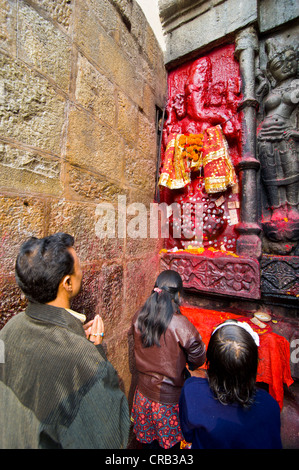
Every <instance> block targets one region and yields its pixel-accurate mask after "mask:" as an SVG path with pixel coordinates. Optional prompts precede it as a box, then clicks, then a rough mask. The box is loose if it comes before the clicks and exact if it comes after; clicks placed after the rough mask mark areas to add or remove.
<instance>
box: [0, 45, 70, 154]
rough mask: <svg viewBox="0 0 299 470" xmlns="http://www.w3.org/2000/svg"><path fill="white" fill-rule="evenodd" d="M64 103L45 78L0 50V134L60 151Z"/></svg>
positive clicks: (48, 150)
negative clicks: (0, 52)
mask: <svg viewBox="0 0 299 470" xmlns="http://www.w3.org/2000/svg"><path fill="white" fill-rule="evenodd" d="M64 105H65V100H64V99H63V98H62V97H61V96H59V95H58V94H57V93H56V92H55V91H54V89H53V88H52V87H51V86H50V85H49V83H48V82H47V81H46V80H45V79H43V78H41V77H40V76H39V75H36V74H35V73H34V72H32V71H31V70H29V69H28V68H27V67H25V66H24V65H23V64H22V63H21V62H19V61H13V60H12V59H10V58H9V57H7V56H5V55H3V54H0V135H2V136H3V137H9V138H11V139H14V140H16V141H18V142H23V143H25V144H29V145H31V146H33V147H37V148H40V149H43V150H45V151H47V152H53V153H56V154H60V144H61V132H62V127H63V121H64Z"/></svg>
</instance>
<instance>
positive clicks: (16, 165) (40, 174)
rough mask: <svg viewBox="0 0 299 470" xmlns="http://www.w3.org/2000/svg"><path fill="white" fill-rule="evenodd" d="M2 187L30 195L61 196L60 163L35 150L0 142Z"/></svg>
mask: <svg viewBox="0 0 299 470" xmlns="http://www.w3.org/2000/svg"><path fill="white" fill-rule="evenodd" d="M0 168H1V171H0V186H1V187H2V188H7V189H9V188H11V189H15V188H16V187H18V189H19V190H22V191H25V192H29V193H34V192H35V193H41V192H43V193H44V194H52V195H60V194H61V192H62V183H61V182H60V162H59V161H57V160H56V159H55V158H51V157H46V156H44V155H41V154H39V153H37V152H35V151H34V150H27V149H21V148H17V147H12V146H11V145H9V144H6V143H1V142H0Z"/></svg>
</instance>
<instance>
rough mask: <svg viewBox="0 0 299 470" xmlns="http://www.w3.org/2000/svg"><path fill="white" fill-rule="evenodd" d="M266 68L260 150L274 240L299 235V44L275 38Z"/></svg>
mask: <svg viewBox="0 0 299 470" xmlns="http://www.w3.org/2000/svg"><path fill="white" fill-rule="evenodd" d="M265 51H266V54H267V69H266V70H265V72H262V71H260V70H258V72H257V81H258V87H257V94H258V96H259V99H260V115H261V122H260V125H259V129H258V139H257V150H258V156H259V160H260V163H261V178H262V183H263V187H264V189H265V194H266V202H267V204H264V207H263V219H264V220H263V224H262V226H263V230H264V233H265V235H266V236H267V237H268V238H269V240H272V241H278V242H280V241H282V242H283V241H293V242H294V241H296V240H299V210H298V204H299V131H298V129H297V128H296V119H295V114H296V111H297V110H298V101H299V80H298V79H297V76H298V75H297V74H298V49H296V46H295V45H294V44H286V43H285V42H283V41H282V40H280V41H278V40H276V39H273V38H272V39H270V40H268V41H266V43H265Z"/></svg>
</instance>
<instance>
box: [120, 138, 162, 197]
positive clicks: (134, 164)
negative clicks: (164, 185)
mask: <svg viewBox="0 0 299 470" xmlns="http://www.w3.org/2000/svg"><path fill="white" fill-rule="evenodd" d="M141 139H142V137H141ZM140 145H141V144H140ZM154 149H155V148H154ZM154 149H152V153H151V154H150V155H144V154H143V153H142V152H141V151H140V150H138V149H136V148H131V147H130V146H129V145H126V147H125V178H126V181H127V184H130V185H131V186H135V187H136V188H139V189H140V190H141V191H143V192H144V193H147V194H151V198H150V201H151V202H152V199H153V195H154V191H155V174H156V161H155V153H154ZM151 155H153V157H154V158H151ZM135 202H138V201H135ZM140 202H142V201H140Z"/></svg>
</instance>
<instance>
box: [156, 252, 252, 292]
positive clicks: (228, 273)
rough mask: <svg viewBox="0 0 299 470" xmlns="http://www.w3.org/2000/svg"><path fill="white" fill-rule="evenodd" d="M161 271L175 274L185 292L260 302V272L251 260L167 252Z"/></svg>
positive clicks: (164, 254)
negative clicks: (229, 296)
mask: <svg viewBox="0 0 299 470" xmlns="http://www.w3.org/2000/svg"><path fill="white" fill-rule="evenodd" d="M207 251H208V250H207ZM161 268H162V269H173V270H174V271H177V272H178V273H179V274H180V275H181V276H182V279H183V284H184V287H185V288H187V289H194V290H197V291H200V292H208V293H216V294H222V295H231V296H237V297H245V298H251V299H258V298H260V269H259V264H258V262H257V261H256V260H253V259H249V258H247V259H246V258H241V257H233V256H224V255H223V256H213V255H212V253H211V256H204V255H203V254H202V255H200V256H199V255H194V254H191V253H186V252H177V253H175V252H172V253H171V252H168V253H162V255H161Z"/></svg>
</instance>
